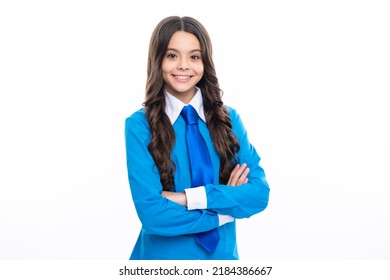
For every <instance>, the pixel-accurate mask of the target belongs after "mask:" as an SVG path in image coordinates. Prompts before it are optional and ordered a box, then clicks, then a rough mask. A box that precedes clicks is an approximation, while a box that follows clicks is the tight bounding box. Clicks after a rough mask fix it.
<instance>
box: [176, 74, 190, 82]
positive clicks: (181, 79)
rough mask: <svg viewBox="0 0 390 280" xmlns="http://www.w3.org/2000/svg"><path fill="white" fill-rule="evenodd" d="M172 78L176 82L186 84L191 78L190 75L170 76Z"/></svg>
mask: <svg viewBox="0 0 390 280" xmlns="http://www.w3.org/2000/svg"><path fill="white" fill-rule="evenodd" d="M172 76H173V77H174V78H175V80H176V81H178V82H187V81H189V80H190V79H191V78H192V77H193V76H192V75H172Z"/></svg>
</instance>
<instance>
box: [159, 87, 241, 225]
mask: <svg viewBox="0 0 390 280" xmlns="http://www.w3.org/2000/svg"><path fill="white" fill-rule="evenodd" d="M164 92H165V113H166V114H167V115H168V117H169V119H170V121H171V123H172V125H173V124H174V123H175V121H176V120H177V118H178V117H179V115H180V113H181V111H182V110H183V107H184V106H187V105H191V106H192V107H194V109H195V110H196V112H197V113H198V116H199V117H200V118H201V119H202V120H203V121H204V122H206V117H205V114H204V108H203V98H202V93H201V90H200V88H198V87H196V93H195V95H194V97H193V98H192V99H191V101H190V103H189V104H185V103H184V102H183V101H181V100H180V99H178V98H176V97H175V96H173V95H172V94H170V93H169V92H167V91H164ZM184 192H185V194H186V196H187V209H188V210H195V209H207V195H206V189H205V187H204V186H199V187H196V188H188V189H185V190H184ZM218 218H219V225H220V226H221V225H223V224H226V223H230V222H232V221H234V218H233V217H231V216H229V215H222V214H219V213H218Z"/></svg>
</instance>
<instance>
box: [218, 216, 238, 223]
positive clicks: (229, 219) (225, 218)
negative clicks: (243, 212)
mask: <svg viewBox="0 0 390 280" xmlns="http://www.w3.org/2000/svg"><path fill="white" fill-rule="evenodd" d="M218 219H219V226H222V225H224V224H227V223H231V222H233V221H234V218H233V217H232V216H229V215H222V214H218Z"/></svg>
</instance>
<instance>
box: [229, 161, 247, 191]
mask: <svg viewBox="0 0 390 280" xmlns="http://www.w3.org/2000/svg"><path fill="white" fill-rule="evenodd" d="M245 168H246V163H243V164H242V165H241V166H239V167H238V168H237V169H236V168H234V169H233V171H232V173H231V175H230V180H229V181H230V185H231V186H236V185H237V182H238V180H239V179H240V176H241V175H242V174H243V172H244V171H245Z"/></svg>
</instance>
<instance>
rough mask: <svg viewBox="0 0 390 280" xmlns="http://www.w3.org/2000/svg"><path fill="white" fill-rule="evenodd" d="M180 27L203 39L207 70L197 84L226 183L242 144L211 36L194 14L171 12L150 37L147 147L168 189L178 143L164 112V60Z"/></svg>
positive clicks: (222, 177) (201, 44) (171, 180)
mask: <svg viewBox="0 0 390 280" xmlns="http://www.w3.org/2000/svg"><path fill="white" fill-rule="evenodd" d="M177 31H185V32H188V33H191V34H193V35H195V36H196V37H197V39H198V40H199V43H200V47H201V51H202V62H203V65H204V74H203V76H202V79H201V80H200V81H199V82H198V84H197V87H199V88H200V89H201V92H202V97H203V106H204V112H205V116H206V123H207V126H208V129H209V131H210V135H211V139H212V140H213V144H214V146H215V148H216V151H217V153H218V155H219V158H220V170H219V180H220V183H222V184H226V183H227V182H228V180H229V177H230V173H231V171H232V168H233V166H234V165H235V164H236V162H237V159H236V154H237V152H238V150H239V149H240V144H239V142H238V140H237V139H236V137H235V135H234V133H233V131H232V122H231V119H230V117H229V113H228V111H227V109H226V108H225V106H224V104H223V102H222V95H223V91H222V90H221V89H220V87H219V83H218V78H217V75H216V71H215V66H214V62H213V59H212V45H211V40H210V37H209V35H208V32H207V31H206V29H205V28H204V26H203V25H202V24H201V23H200V22H199V21H197V20H196V19H194V18H192V17H178V16H171V17H167V18H165V19H163V20H162V21H160V22H159V24H158V25H157V26H156V27H155V29H154V31H153V33H152V36H151V39H150V44H149V55H148V64H147V81H146V92H145V102H144V103H143V106H144V107H145V112H146V117H147V120H148V123H149V127H150V131H151V135H152V139H151V141H150V143H149V146H148V150H149V152H150V153H151V155H152V157H153V159H154V162H155V164H156V166H157V168H158V170H159V173H160V181H161V184H162V186H163V189H164V190H169V189H170V188H171V187H172V186H173V185H174V172H175V164H174V162H173V161H172V159H171V152H172V149H173V146H174V143H175V133H174V130H173V127H172V124H171V122H170V120H169V118H168V116H167V114H166V113H165V105H166V104H165V95H164V80H163V75H162V62H163V59H164V56H165V54H166V51H167V47H168V44H169V41H170V39H171V37H172V35H173V34H174V33H175V32H177Z"/></svg>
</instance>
